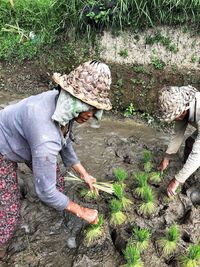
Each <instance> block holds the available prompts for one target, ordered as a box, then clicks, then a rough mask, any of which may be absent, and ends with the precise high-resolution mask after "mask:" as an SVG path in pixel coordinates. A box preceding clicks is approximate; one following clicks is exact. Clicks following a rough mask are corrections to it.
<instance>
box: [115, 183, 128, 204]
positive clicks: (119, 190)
mask: <svg viewBox="0 0 200 267" xmlns="http://www.w3.org/2000/svg"><path fill="white" fill-rule="evenodd" d="M113 189H114V194H115V195H116V197H118V199H119V200H120V201H121V203H122V207H123V208H124V209H126V208H128V207H129V206H130V205H131V204H132V201H131V200H130V199H128V198H126V197H125V196H124V190H123V187H122V185H121V184H120V183H114V184H113Z"/></svg>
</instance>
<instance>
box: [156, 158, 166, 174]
mask: <svg viewBox="0 0 200 267" xmlns="http://www.w3.org/2000/svg"><path fill="white" fill-rule="evenodd" d="M168 165H169V159H168V158H164V159H163V160H162V161H161V163H160V164H159V166H158V170H159V171H161V172H163V171H164V170H165V169H166V168H167V167H168Z"/></svg>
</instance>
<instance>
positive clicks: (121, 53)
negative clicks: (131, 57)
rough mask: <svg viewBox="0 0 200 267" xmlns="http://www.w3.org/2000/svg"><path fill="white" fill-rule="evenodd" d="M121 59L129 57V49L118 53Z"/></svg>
mask: <svg viewBox="0 0 200 267" xmlns="http://www.w3.org/2000/svg"><path fill="white" fill-rule="evenodd" d="M118 54H119V55H120V56H121V57H123V58H127V57H128V50H127V49H122V50H120V51H119V53H118Z"/></svg>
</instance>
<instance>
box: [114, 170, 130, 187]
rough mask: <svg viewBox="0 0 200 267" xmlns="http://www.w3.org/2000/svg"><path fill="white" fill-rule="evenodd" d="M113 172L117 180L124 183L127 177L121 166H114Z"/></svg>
mask: <svg viewBox="0 0 200 267" xmlns="http://www.w3.org/2000/svg"><path fill="white" fill-rule="evenodd" d="M113 173H114V175H115V177H116V179H117V181H118V182H119V183H120V184H121V185H124V184H123V183H124V181H125V180H126V178H127V177H128V173H127V172H126V171H125V170H124V169H123V168H116V169H114V170H113Z"/></svg>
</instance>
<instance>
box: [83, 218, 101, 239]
mask: <svg viewBox="0 0 200 267" xmlns="http://www.w3.org/2000/svg"><path fill="white" fill-rule="evenodd" d="M103 223H104V219H103V215H101V214H100V215H99V221H98V223H97V224H92V225H90V226H89V227H88V228H87V229H86V240H87V242H88V243H91V242H92V241H94V240H95V239H96V238H98V237H100V236H101V235H102V232H103Z"/></svg>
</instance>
